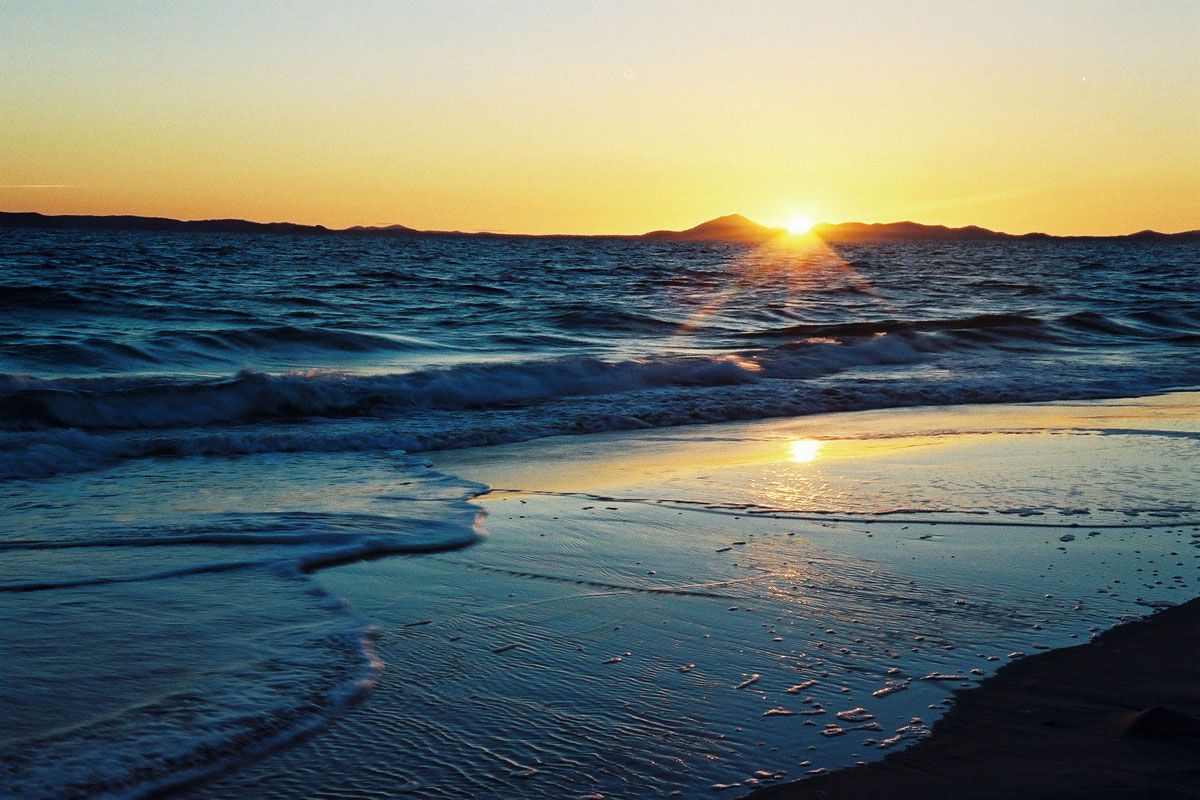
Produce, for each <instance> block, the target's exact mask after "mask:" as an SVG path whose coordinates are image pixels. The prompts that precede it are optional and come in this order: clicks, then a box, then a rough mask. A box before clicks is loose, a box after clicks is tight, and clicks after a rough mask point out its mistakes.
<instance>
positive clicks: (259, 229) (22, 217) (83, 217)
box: [0, 211, 1200, 245]
mask: <svg viewBox="0 0 1200 800" xmlns="http://www.w3.org/2000/svg"><path fill="white" fill-rule="evenodd" d="M0 227H4V228H24V229H34V230H93V231H143V232H165V233H246V234H291V235H303V236H350V237H359V236H371V237H387V238H404V239H408V238H418V237H435V238H487V239H507V238H514V239H565V238H569V239H621V240H642V241H650V242H710V243H727V244H753V245H758V244H765V243H768V242H771V241H773V240H776V239H786V238H787V237H788V236H789V235H788V234H787V232H786V231H784V230H783V229H781V228H768V227H765V226H762V225H759V224H757V223H755V222H753V221H751V220H749V219H746V218H745V217H742V216H740V215H737V214H731V215H728V216H725V217H718V218H716V219H712V220H709V221H707V222H704V223H701V224H700V225H697V226H695V227H694V228H689V229H687V230H683V231H667V230H661V231H650V232H648V233H643V234H570V233H545V234H535V233H494V232H488V231H481V232H467V231H430V230H418V229H416V228H409V227H406V226H404V225H387V226H375V227H366V226H355V227H351V228H327V227H325V226H324V225H303V224H300V223H295V222H251V221H249V220H243V219H209V220H179V219H171V218H168V217H142V216H136V215H128V214H125V215H87V214H62V215H51V214H42V213H39V212H36V211H21V212H13V211H0ZM806 237H816V238H818V239H820V240H822V241H824V242H829V243H838V244H843V243H845V244H852V243H858V242H862V243H885V242H920V241H938V242H958V241H971V242H992V241H1015V240H1033V241H1045V240H1062V241H1077V240H1084V241H1131V242H1166V241H1169V242H1200V230H1193V231H1182V232H1179V233H1160V232H1158V231H1150V230H1146V231H1138V232H1136V233H1129V234H1123V235H1118V236H1054V235H1051V234H1047V233H1023V234H1012V233H1001V232H998V231H992V230H988V229H987V228H980V227H976V226H968V227H965V228H948V227H945V226H943V225H923V224H920V223H916V222H890V223H870V224H867V223H861V222H847V223H838V224H828V223H822V224H820V225H816V226H814V227H813V230H812V232H811V233H809V234H806V235H804V236H801V237H795V238H798V239H803V238H806Z"/></svg>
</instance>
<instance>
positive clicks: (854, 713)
mask: <svg viewBox="0 0 1200 800" xmlns="http://www.w3.org/2000/svg"><path fill="white" fill-rule="evenodd" d="M834 716H836V717H837V718H838V719H840V720H842V721H844V722H866V721H868V720H872V719H875V715H874V714H872V713H871V712H869V711H867V710H866V709H865V708H863V707H861V706H859V707H858V708H849V709H846V710H845V711H839V712H837V714H835V715H834Z"/></svg>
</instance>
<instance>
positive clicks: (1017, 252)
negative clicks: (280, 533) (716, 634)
mask: <svg viewBox="0 0 1200 800" xmlns="http://www.w3.org/2000/svg"><path fill="white" fill-rule="evenodd" d="M0 276H2V278H0V280H2V283H0V309H2V314H0V431H2V432H3V433H0V436H3V445H4V451H5V453H6V457H5V458H4V459H3V460H2V461H0V474H4V475H7V476H10V477H20V476H31V475H39V474H50V473H54V472H58V471H61V470H73V469H78V468H80V467H85V468H86V467H90V466H93V465H96V464H98V463H105V464H107V463H111V462H112V461H113V460H115V459H123V458H128V457H139V456H142V455H147V454H154V455H163V454H183V453H223V452H232V453H241V452H263V451H267V450H278V449H284V450H321V451H341V450H349V449H376V448H387V449H392V448H403V449H406V450H409V451H417V450H427V449H433V448H445V447H457V446H463V445H473V444H485V443H495V442H502V441H513V440H519V439H527V438H533V437H538V436H543V435H547V434H558V433H572V432H582V431H600V430H608V429H617V428H636V427H652V426H664V425H678V424H686V423H694V422H712V421H721V420H733V419H752V418H760V417H770V416H783V415H793V414H803V413H810V412H816V411H831V410H854V409H865V408H879V407H892V406H904V405H919V404H954V403H964V402H981V401H982V402H987V401H1012V400H1047V399H1055V398H1085V397H1102V396H1121V395H1133V394H1147V393H1153V392H1157V391H1160V390H1163V389H1165V388H1169V387H1179V386H1191V385H1195V384H1197V383H1200V359H1197V358H1196V353H1197V346H1198V345H1200V303H1198V302H1197V297H1198V296H1200V291H1198V290H1200V253H1198V252H1197V248H1196V247H1195V245H1194V244H1186V243H1175V244H1171V243H1166V244H1163V243H1155V244H1152V243H1145V242H1120V241H1105V240H1091V241H1088V240H1083V241H1069V240H1064V241H1046V242H1036V241H1017V242H1011V243H978V242H970V243H958V244H945V243H937V244H919V243H917V244H893V245H860V246H839V247H838V249H837V250H836V251H834V250H832V249H829V248H827V247H823V246H818V245H809V246H802V247H787V246H766V247H761V248H749V247H744V246H735V245H728V246H722V245H705V244H662V243H647V242H641V241H637V240H622V239H572V238H562V239H558V238H551V239H543V238H494V239H469V238H461V239H460V238H428V239H420V238H418V239H382V238H338V237H332V236H331V237H292V236H245V235H237V236H235V235H211V234H210V235H172V234H143V233H82V232H76V233H72V232H49V233H47V232H26V231H17V230H7V231H3V232H0ZM82 433H86V434H87V436H86V437H85V436H81V434H82ZM60 446H61V448H63V449H61V450H56V451H55V453H50V452H48V451H47V448H49V447H56V448H57V447H60Z"/></svg>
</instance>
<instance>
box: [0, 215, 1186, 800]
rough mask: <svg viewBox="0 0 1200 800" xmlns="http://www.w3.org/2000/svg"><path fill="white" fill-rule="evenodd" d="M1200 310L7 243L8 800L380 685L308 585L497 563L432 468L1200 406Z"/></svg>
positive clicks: (699, 254)
mask: <svg viewBox="0 0 1200 800" xmlns="http://www.w3.org/2000/svg"><path fill="white" fill-rule="evenodd" d="M1197 298H1200V253H1198V252H1197V250H1196V248H1195V246H1194V245H1188V244H1185V243H1146V242H1124V243H1122V242H1107V241H1102V240H1096V241H1045V242H1012V243H963V244H946V243H939V244H902V245H860V246H848V247H839V248H838V250H837V251H836V252H835V251H834V250H831V249H828V248H824V247H808V248H803V249H795V248H786V247H771V246H768V247H763V248H748V247H743V246H733V245H730V246H721V245H706V244H664V243H647V242H639V241H631V240H622V239H572V238H561V239H560V238H554V239H537V238H528V239H526V238H488V239H467V238H463V239H455V238H429V239H420V238H418V239H384V238H338V237H332V236H331V237H292V236H261V237H260V236H247V235H216V234H205V235H176V234H147V233H136V234H135V233H116V232H114V233H96V232H69V231H62V232H34V231H21V230H4V229H0V481H2V482H0V553H2V554H3V558H2V560H0V617H2V619H0V624H2V625H3V626H4V630H5V640H6V641H5V659H4V660H5V663H6V667H5V672H6V675H5V677H4V678H3V680H4V681H5V683H6V686H5V692H4V693H3V694H4V698H5V699H4V703H5V704H7V707H6V708H4V709H3V714H4V716H5V717H6V719H9V720H15V722H13V723H12V724H10V725H6V726H5V727H4V728H3V729H2V730H0V793H3V791H7V792H8V793H10V794H13V795H14V796H21V797H77V796H78V797H82V796H110V795H111V796H137V795H140V794H144V793H145V792H148V791H152V790H154V789H155V788H156V787H161V786H164V785H171V784H174V783H178V782H180V781H183V780H186V779H188V778H191V777H194V776H201V775H205V774H208V773H209V772H211V771H213V770H215V769H219V768H223V767H225V766H227V765H229V764H230V763H234V762H237V761H238V760H242V759H246V758H250V757H253V756H255V755H256V754H258V753H261V752H263V751H265V750H267V749H269V748H271V747H273V746H277V745H278V744H280V743H284V742H287V741H290V740H291V739H293V738H295V737H297V736H299V735H301V734H303V733H305V732H306V731H308V730H311V729H312V728H313V727H314V726H317V725H320V724H322V722H323V721H324V720H325V719H327V718H328V717H329V716H330V715H332V714H334V713H335V712H337V711H338V710H339V709H341V708H342V707H344V705H345V704H346V703H348V702H350V701H351V700H352V699H353V698H354V697H355V696H357V695H358V694H359V693H360V692H361V691H362V689H363V688H364V687H367V686H370V685H371V684H372V683H373V681H374V680H375V679H376V675H377V672H378V663H377V661H376V659H375V656H374V649H373V644H372V633H371V631H370V630H369V629H368V628H367V627H366V625H365V623H364V621H363V619H362V618H360V617H359V616H357V614H356V612H355V610H354V609H352V608H346V607H344V605H343V604H342V603H340V602H339V601H337V600H336V599H334V598H331V597H329V596H327V595H326V594H325V592H324V590H323V589H322V588H321V585H320V584H319V582H316V581H314V580H313V579H312V577H311V573H312V572H313V571H314V570H317V569H319V568H321V567H322V566H325V565H329V564H335V563H343V562H347V561H353V560H359V559H364V558H371V557H377V556H381V555H388V554H405V553H421V552H429V551H436V550H445V549H451V548H456V547H462V546H465V545H469V544H471V543H472V542H474V541H475V540H476V538H477V537H478V536H479V533H480V531H479V529H478V522H477V520H476V512H477V508H476V507H475V506H473V505H471V504H470V503H468V502H467V500H468V499H469V498H470V497H471V496H472V495H473V494H474V493H476V492H478V491H480V490H481V488H482V487H480V486H477V485H475V484H472V483H470V482H467V481H463V480H459V479H457V478H453V477H450V476H444V475H439V474H437V473H434V472H431V471H430V470H429V469H427V468H426V467H425V466H424V465H423V463H422V461H421V457H420V455H419V453H420V452H422V451H429V450H434V449H444V448H453V447H462V446H470V445H481V444H493V443H500V442H511V441H520V440H525V439H532V438H536V437H540V436H545V435H551V434H573V433H583V432H594V431H605V430H618V429H635V428H649V427H662V426H672V425H680V424H688V423H700V422H714V421H726V420H742V419H755V418H765V417H774V416H787V415H796V414H806V413H813V412H820V411H837V410H860V409H871V408H886V407H893V406H905V405H919V404H934V405H947V404H960V403H975V402H989V401H1013V400H1049V399H1058V398H1090V397H1115V396H1126V395H1138V394H1149V393H1155V392H1159V391H1162V390H1165V389H1168V388H1173V387H1185V386H1195V385H1197V384H1200V359H1198V358H1197V357H1196V354H1197V350H1198V348H1200V302H1198V300H1197ZM414 454H416V455H414ZM248 608H253V609H254V610H255V613H254V614H253V615H247V613H246V609H248ZM80 642H86V643H87V646H86V647H82V648H81V647H78V646H75V645H77V644H78V643H80ZM181 643H186V645H187V646H186V647H182V646H181ZM184 651H186V653H187V654H188V655H186V657H184V656H181V655H180V653H181V652H184ZM167 652H170V653H171V654H172V658H171V659H164V658H163V654H164V653H167ZM113 665H120V666H119V668H118V667H116V666H113Z"/></svg>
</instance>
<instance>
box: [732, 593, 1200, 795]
mask: <svg viewBox="0 0 1200 800" xmlns="http://www.w3.org/2000/svg"><path fill="white" fill-rule="evenodd" d="M956 700H957V702H956V704H955V706H954V708H953V709H952V710H951V711H949V712H948V713H947V714H946V715H945V716H944V717H942V718H941V719H940V720H939V721H938V722H937V723H936V724H935V725H934V727H933V736H932V737H931V738H928V739H926V740H924V741H922V742H920V743H918V744H916V745H914V746H913V747H911V748H909V749H907V750H901V751H898V752H895V753H893V754H892V755H890V756H888V757H887V758H886V759H884V760H883V761H877V762H874V763H871V764H865V765H861V766H856V767H851V768H849V769H845V770H841V771H838V772H833V773H829V774H826V775H818V776H814V777H812V778H809V779H806V780H801V781H796V782H793V783H788V784H782V785H778V786H773V787H769V788H764V789H760V790H759V791H757V792H754V793H753V794H751V795H750V797H751V798H753V800H793V798H795V799H796V800H799V799H801V798H805V799H807V798H865V797H880V798H896V799H897V800H901V799H902V798H910V797H911V798H922V800H934V799H935V798H964V797H970V798H1017V797H1021V798H1164V799H1165V798H1195V797H1200V598H1198V599H1195V600H1192V601H1190V602H1188V603H1185V604H1183V605H1181V606H1176V607H1174V608H1170V609H1167V610H1165V611H1163V612H1161V613H1159V614H1156V615H1154V616H1153V617H1150V618H1148V619H1146V620H1144V621H1141V622H1133V623H1129V624H1126V625H1122V626H1119V627H1117V628H1113V629H1112V630H1110V631H1108V632H1106V633H1104V634H1102V635H1101V636H1099V637H1098V638H1097V639H1095V640H1093V641H1092V642H1090V643H1088V644H1084V645H1079V646H1077V647H1070V648H1065V649H1062V650H1055V651H1052V652H1047V653H1041V654H1038V655H1035V656H1031V657H1029V658H1025V659H1022V660H1020V661H1014V662H1012V663H1011V664H1008V665H1006V666H1005V667H1003V668H1001V669H1000V670H999V672H997V673H996V674H995V675H994V676H993V677H991V678H989V679H987V680H986V681H984V682H983V683H982V684H981V685H980V686H979V687H977V688H975V689H970V690H966V691H962V692H959V693H958V694H957V697H956Z"/></svg>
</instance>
